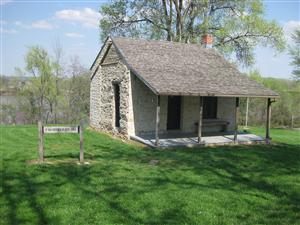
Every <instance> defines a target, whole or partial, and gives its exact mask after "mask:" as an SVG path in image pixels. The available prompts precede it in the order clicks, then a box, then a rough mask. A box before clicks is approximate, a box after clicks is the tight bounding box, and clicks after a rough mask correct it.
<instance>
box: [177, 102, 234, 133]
mask: <svg viewBox="0 0 300 225" xmlns="http://www.w3.org/2000/svg"><path fill="white" fill-rule="evenodd" d="M199 101H200V100H199V97H194V96H184V97H182V108H181V119H182V121H181V128H182V131H183V132H195V131H196V126H195V123H198V120H199V107H200V104H199ZM217 107H218V108H217V118H218V119H222V120H226V121H228V122H229V125H228V130H233V129H234V110H235V98H229V97H218V106H217ZM219 130H220V127H210V128H208V127H206V128H205V127H204V128H203V131H204V132H215V131H219Z"/></svg>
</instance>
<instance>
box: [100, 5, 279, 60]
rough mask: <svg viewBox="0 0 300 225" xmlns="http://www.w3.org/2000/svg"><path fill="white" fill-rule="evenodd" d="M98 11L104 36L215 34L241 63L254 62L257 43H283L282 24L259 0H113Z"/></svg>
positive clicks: (185, 38) (195, 38) (190, 37)
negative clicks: (267, 16) (266, 13)
mask: <svg viewBox="0 0 300 225" xmlns="http://www.w3.org/2000/svg"><path fill="white" fill-rule="evenodd" d="M100 13H101V15H102V18H101V19H100V29H101V38H102V39H104V38H106V37H107V36H108V35H118V36H129V37H144V38H150V39H165V40H169V41H179V42H186V43H188V42H192V43H199V42H200V41H201V37H202V35H204V34H212V35H213V36H214V39H215V41H214V47H215V48H217V49H218V50H219V51H220V52H221V53H223V54H224V55H225V56H228V57H231V56H234V57H235V58H236V60H238V61H239V62H240V63H242V64H243V65H251V64H253V63H254V57H253V55H254V54H253V51H254V48H255V46H257V45H258V44H260V45H263V46H271V47H273V48H275V49H276V50H278V51H281V50H283V49H284V38H283V36H284V35H283V31H282V28H281V27H280V26H279V25H278V24H277V23H276V22H275V21H267V20H265V19H264V18H263V15H264V6H263V3H262V1H261V0H251V1H250V0H231V1H228V0H185V1H184V0H161V1H157V0H126V1H124V0H113V1H111V3H107V4H104V5H103V6H102V7H101V9H100Z"/></svg>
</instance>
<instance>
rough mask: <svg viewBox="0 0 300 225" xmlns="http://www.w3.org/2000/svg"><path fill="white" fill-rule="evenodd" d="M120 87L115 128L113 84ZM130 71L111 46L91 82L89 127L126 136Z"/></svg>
mask: <svg viewBox="0 0 300 225" xmlns="http://www.w3.org/2000/svg"><path fill="white" fill-rule="evenodd" d="M114 83H117V84H119V86H120V127H119V128H116V127H115V99H114V88H113V84H114ZM129 95H130V71H129V70H128V69H127V67H126V66H125V65H124V63H123V62H122V61H121V60H120V57H119V56H118V54H117V53H116V51H115V49H114V46H113V45H112V46H111V47H110V49H109V51H108V53H107V56H106V58H105V60H104V61H103V63H102V65H101V66H100V67H99V68H98V69H97V71H96V73H95V75H94V77H93V79H92V81H91V100H90V101H91V108H90V109H91V111H90V123H91V126H93V127H95V128H97V129H101V130H104V131H108V132H112V133H120V134H123V135H127V133H128V132H127V130H128V118H129Z"/></svg>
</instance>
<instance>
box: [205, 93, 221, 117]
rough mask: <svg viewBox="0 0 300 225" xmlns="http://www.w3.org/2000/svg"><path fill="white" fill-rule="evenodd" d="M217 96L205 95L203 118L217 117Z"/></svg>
mask: <svg viewBox="0 0 300 225" xmlns="http://www.w3.org/2000/svg"><path fill="white" fill-rule="evenodd" d="M217 106H218V98H217V97H204V99H203V119H216V118H217Z"/></svg>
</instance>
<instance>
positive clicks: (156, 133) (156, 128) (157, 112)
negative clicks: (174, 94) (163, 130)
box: [155, 95, 160, 146]
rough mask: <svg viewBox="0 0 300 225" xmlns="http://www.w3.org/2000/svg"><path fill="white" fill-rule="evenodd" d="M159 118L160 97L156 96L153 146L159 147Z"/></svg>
mask: <svg viewBox="0 0 300 225" xmlns="http://www.w3.org/2000/svg"><path fill="white" fill-rule="evenodd" d="M159 116H160V95H157V105H156V126H155V145H156V146H159V136H158V132H159Z"/></svg>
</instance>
